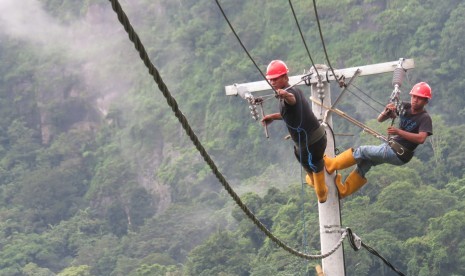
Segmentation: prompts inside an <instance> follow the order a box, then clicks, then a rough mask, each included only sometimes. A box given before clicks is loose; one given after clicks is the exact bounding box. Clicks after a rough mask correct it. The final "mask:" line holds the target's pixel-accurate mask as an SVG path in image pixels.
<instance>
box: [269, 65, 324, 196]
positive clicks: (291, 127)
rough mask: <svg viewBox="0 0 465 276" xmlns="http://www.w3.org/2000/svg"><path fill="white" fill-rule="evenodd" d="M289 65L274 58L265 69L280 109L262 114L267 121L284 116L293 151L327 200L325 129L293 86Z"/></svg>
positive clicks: (309, 181) (320, 194)
mask: <svg viewBox="0 0 465 276" xmlns="http://www.w3.org/2000/svg"><path fill="white" fill-rule="evenodd" d="M288 72H289V69H288V68H287V66H286V64H285V63H284V62H283V61H281V60H273V61H271V62H270V64H269V65H268V67H267V69H266V78H267V79H268V81H269V82H270V84H271V85H272V86H273V88H274V89H275V90H276V93H277V97H278V99H279V113H274V114H269V115H266V116H264V117H263V118H262V120H261V121H262V124H263V125H268V124H270V123H271V122H273V121H274V120H283V121H284V122H285V123H286V126H287V129H288V131H289V134H290V136H291V138H292V140H293V141H294V143H295V146H294V154H295V156H296V158H297V160H299V162H300V163H301V164H302V167H303V168H304V169H305V171H306V172H307V177H306V181H307V183H308V184H309V185H310V186H313V187H314V188H315V192H316V195H317V197H318V201H319V202H320V203H324V202H326V199H327V194H328V187H326V183H325V172H324V160H323V155H324V152H325V149H326V143H327V140H326V131H325V129H324V127H323V126H321V125H320V123H319V121H318V119H317V118H316V116H315V114H313V112H312V109H311V105H310V103H309V101H308V100H307V99H306V98H305V96H304V94H303V93H302V91H301V90H300V89H298V88H296V87H290V85H289V77H288V75H287V73H288Z"/></svg>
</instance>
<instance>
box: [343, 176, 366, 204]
mask: <svg viewBox="0 0 465 276" xmlns="http://www.w3.org/2000/svg"><path fill="white" fill-rule="evenodd" d="M366 183H367V179H366V178H365V177H363V176H361V175H360V174H359V173H358V171H357V170H353V171H352V172H351V173H350V174H349V176H347V178H346V181H345V182H344V185H342V184H341V175H340V174H338V175H337V176H336V186H337V190H338V191H339V198H341V199H342V198H344V197H346V196H348V195H351V194H353V193H354V192H356V191H358V189H360V188H361V187H362V186H363V185H365V184H366Z"/></svg>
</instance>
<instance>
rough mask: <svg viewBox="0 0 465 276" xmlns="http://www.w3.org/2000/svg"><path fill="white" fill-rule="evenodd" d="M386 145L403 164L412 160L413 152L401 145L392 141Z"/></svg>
mask: <svg viewBox="0 0 465 276" xmlns="http://www.w3.org/2000/svg"><path fill="white" fill-rule="evenodd" d="M388 145H389V146H390V147H391V149H393V150H394V152H395V153H396V155H397V157H399V159H400V160H402V161H404V162H405V163H407V162H408V161H410V159H412V157H413V153H414V151H412V150H410V149H408V148H406V147H404V146H403V145H401V144H399V143H397V142H396V141H394V140H392V139H391V140H389V141H388Z"/></svg>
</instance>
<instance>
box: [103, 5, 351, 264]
mask: <svg viewBox="0 0 465 276" xmlns="http://www.w3.org/2000/svg"><path fill="white" fill-rule="evenodd" d="M109 1H110V2H111V5H112V8H113V10H114V11H115V13H116V14H117V16H118V20H119V21H120V22H121V24H122V25H123V27H124V29H125V30H126V32H127V33H128V36H129V39H130V40H131V41H132V42H133V43H134V47H135V48H136V50H137V51H138V52H139V56H140V58H141V59H142V61H143V62H144V64H145V66H146V67H147V68H148V70H149V74H150V75H151V76H152V77H153V79H154V80H155V82H156V83H157V85H158V88H159V89H160V91H161V92H162V94H163V96H164V97H165V98H166V101H167V103H168V105H169V106H170V107H171V109H172V110H173V112H174V114H175V116H176V118H178V120H179V122H180V123H181V125H182V127H183V128H184V130H185V132H186V134H187V135H188V136H189V138H190V139H191V141H192V143H193V144H194V146H195V147H196V149H197V150H198V151H199V153H200V155H201V156H202V157H203V159H204V160H205V162H206V163H207V164H208V166H209V167H210V169H211V170H212V172H213V174H214V175H215V176H216V178H217V179H218V180H219V181H220V183H221V184H222V185H223V187H224V188H225V190H226V191H227V192H228V193H229V195H230V196H231V197H232V198H233V199H234V201H235V202H236V204H237V205H238V206H239V207H240V208H241V209H242V211H244V213H245V214H246V215H247V217H249V219H250V220H252V221H253V223H254V224H255V225H256V226H257V227H258V228H259V229H260V230H261V231H262V232H263V233H264V234H265V235H266V236H267V237H268V238H270V239H271V240H272V241H273V242H275V243H276V244H277V245H278V246H280V247H281V248H283V249H284V250H286V251H287V252H289V253H291V254H292V255H295V256H297V257H300V258H304V259H308V260H319V259H324V258H326V257H328V256H330V255H332V254H333V253H334V252H335V251H336V250H337V249H338V248H339V247H340V246H341V244H342V241H343V240H344V238H345V237H346V235H347V232H346V231H344V232H343V233H342V236H341V239H340V240H339V242H338V243H337V244H336V245H335V247H334V248H333V249H332V250H330V251H329V252H327V253H325V254H321V255H308V254H304V253H302V252H299V251H297V250H295V249H293V248H291V247H289V246H288V245H286V244H285V243H284V242H283V241H281V240H280V239H278V238H277V237H276V236H274V235H273V234H272V233H271V232H270V231H269V230H268V229H267V228H266V226H265V225H264V224H263V223H262V222H260V221H259V220H258V219H257V217H256V216H255V215H254V214H253V213H252V211H251V210H250V209H249V208H248V207H247V206H246V205H245V204H244V203H243V202H242V200H241V199H240V197H239V196H238V195H237V194H236V192H234V190H233V189H232V188H231V186H230V185H229V183H228V182H227V181H226V179H225V178H224V176H223V175H222V174H221V172H220V171H219V170H218V168H217V167H216V165H215V163H214V162H213V160H212V159H211V157H210V156H209V155H208V153H207V151H206V150H205V148H204V147H203V146H202V144H201V143H200V141H199V139H198V137H197V135H196V134H195V133H194V131H193V130H192V128H191V126H190V125H189V123H188V121H187V119H186V117H185V116H184V115H183V114H182V112H181V111H180V110H179V108H178V104H177V102H176V99H174V98H173V97H172V96H171V93H170V92H169V90H168V87H167V86H166V85H165V83H164V82H163V80H162V78H161V76H160V74H159V72H158V70H157V69H156V68H155V66H154V65H153V64H152V62H151V61H150V59H149V57H148V54H147V52H146V51H145V48H144V45H143V44H142V42H141V41H140V39H139V36H138V35H137V33H136V32H135V31H134V29H133V27H132V26H131V24H130V22H129V19H128V17H127V16H126V14H125V13H124V11H123V9H122V7H121V5H120V4H119V2H118V0H109Z"/></svg>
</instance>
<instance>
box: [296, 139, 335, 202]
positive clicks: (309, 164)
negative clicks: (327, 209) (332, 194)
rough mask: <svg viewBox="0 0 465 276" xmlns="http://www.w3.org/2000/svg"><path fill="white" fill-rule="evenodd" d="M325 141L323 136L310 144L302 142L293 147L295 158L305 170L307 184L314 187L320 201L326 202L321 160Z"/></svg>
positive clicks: (326, 192) (326, 193) (326, 189)
mask: <svg viewBox="0 0 465 276" xmlns="http://www.w3.org/2000/svg"><path fill="white" fill-rule="evenodd" d="M326 143H327V140H326V136H323V137H322V138H321V139H320V140H318V141H317V142H315V143H313V144H311V145H306V144H302V145H301V147H294V153H295V155H296V158H297V159H298V160H299V162H300V163H301V165H302V167H303V168H304V169H305V171H306V172H307V176H306V178H305V180H306V182H307V184H308V185H309V186H313V187H314V188H315V193H316V195H317V197H318V201H319V202H320V203H324V202H326V199H327V195H328V187H327V186H326V182H325V172H324V160H323V155H324V152H325V149H326ZM299 148H300V149H299Z"/></svg>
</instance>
